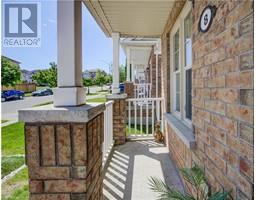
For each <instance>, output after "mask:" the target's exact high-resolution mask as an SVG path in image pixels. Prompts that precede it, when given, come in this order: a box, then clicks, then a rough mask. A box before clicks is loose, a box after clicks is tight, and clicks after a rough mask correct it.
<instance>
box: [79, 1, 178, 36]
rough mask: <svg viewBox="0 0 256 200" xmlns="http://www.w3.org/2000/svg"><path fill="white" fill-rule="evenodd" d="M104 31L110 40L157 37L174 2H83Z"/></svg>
mask: <svg viewBox="0 0 256 200" xmlns="http://www.w3.org/2000/svg"><path fill="white" fill-rule="evenodd" d="M83 1H84V3H85V5H86V7H87V8H88V9H89V11H90V12H91V14H92V16H93V17H94V18H95V20H96V21H97V23H98V24H99V26H100V27H101V29H102V30H103V32H104V33H105V34H106V35H107V36H108V37H111V33H112V32H119V33H120V34H121V37H136V36H140V37H160V35H161V33H162V32H163V30H164V26H165V24H166V22H167V19H168V16H169V13H170V11H171V8H172V6H173V4H174V0H137V1H135V0H83Z"/></svg>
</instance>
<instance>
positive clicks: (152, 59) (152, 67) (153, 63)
mask: <svg viewBox="0 0 256 200" xmlns="http://www.w3.org/2000/svg"><path fill="white" fill-rule="evenodd" d="M149 63H151V65H150V64H149V66H150V69H149V71H148V73H149V76H148V77H149V78H148V79H149V80H148V82H151V80H152V89H151V96H152V97H156V93H157V92H158V97H161V55H158V75H156V55H155V54H154V49H153V48H152V51H151V53H150V58H149ZM151 72H152V74H150V73H151ZM151 76H152V79H151ZM156 77H158V88H156Z"/></svg>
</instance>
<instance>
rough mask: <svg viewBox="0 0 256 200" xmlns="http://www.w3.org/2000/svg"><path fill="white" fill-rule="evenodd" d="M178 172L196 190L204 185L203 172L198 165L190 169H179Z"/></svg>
mask: <svg viewBox="0 0 256 200" xmlns="http://www.w3.org/2000/svg"><path fill="white" fill-rule="evenodd" d="M180 172H181V174H182V176H183V178H184V179H185V180H186V181H188V182H189V183H191V184H192V185H193V186H195V187H197V188H198V187H200V185H201V184H204V183H205V176H204V172H203V170H202V169H201V168H200V167H199V166H198V165H195V166H194V167H192V168H184V169H180Z"/></svg>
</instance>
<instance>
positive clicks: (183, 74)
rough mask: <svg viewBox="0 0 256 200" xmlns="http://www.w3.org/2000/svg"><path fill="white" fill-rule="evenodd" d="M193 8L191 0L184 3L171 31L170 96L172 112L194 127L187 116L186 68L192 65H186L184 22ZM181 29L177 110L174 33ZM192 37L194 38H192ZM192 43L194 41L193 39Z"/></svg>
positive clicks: (190, 126)
mask: <svg viewBox="0 0 256 200" xmlns="http://www.w3.org/2000/svg"><path fill="white" fill-rule="evenodd" d="M191 10H192V4H191V2H189V1H187V2H186V4H185V5H184V7H183V9H182V11H181V13H180V15H179V17H178V18H177V20H176V22H175V23H174V25H173V27H172V30H171V32H170V65H171V66H170V69H171V70H170V73H171V74H170V75H171V76H170V77H171V81H170V84H171V87H170V90H171V91H170V92H171V93H170V94H171V95H170V96H171V112H172V113H173V114H174V115H175V116H176V117H177V118H178V119H180V120H181V121H182V122H183V123H184V124H185V125H186V126H188V127H189V128H192V120H190V119H188V118H186V107H185V104H186V70H189V69H191V68H192V62H193V60H192V62H191V65H189V66H185V59H186V58H185V50H186V49H185V39H184V38H185V34H184V25H185V24H184V22H185V19H186V17H187V16H188V14H189V12H191ZM177 30H179V70H178V71H179V73H180V112H177V111H176V91H175V90H176V83H175V80H176V79H175V75H176V73H175V72H174V67H175V66H174V35H175V33H176V32H177ZM191 39H192V38H191ZM191 44H192V41H191Z"/></svg>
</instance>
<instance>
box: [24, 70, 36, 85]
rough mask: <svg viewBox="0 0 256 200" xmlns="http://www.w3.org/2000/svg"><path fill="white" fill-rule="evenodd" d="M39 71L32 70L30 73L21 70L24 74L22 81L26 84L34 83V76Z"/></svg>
mask: <svg viewBox="0 0 256 200" xmlns="http://www.w3.org/2000/svg"><path fill="white" fill-rule="evenodd" d="M37 72H38V70H32V71H28V70H26V69H22V70H21V74H22V80H23V82H26V83H32V82H33V80H32V76H33V74H35V73H37Z"/></svg>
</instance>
